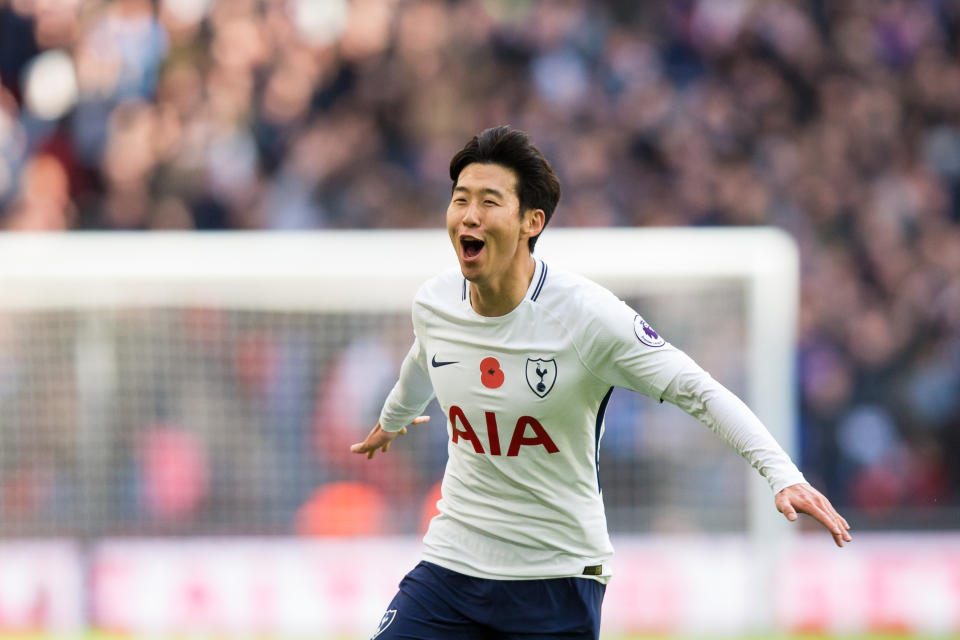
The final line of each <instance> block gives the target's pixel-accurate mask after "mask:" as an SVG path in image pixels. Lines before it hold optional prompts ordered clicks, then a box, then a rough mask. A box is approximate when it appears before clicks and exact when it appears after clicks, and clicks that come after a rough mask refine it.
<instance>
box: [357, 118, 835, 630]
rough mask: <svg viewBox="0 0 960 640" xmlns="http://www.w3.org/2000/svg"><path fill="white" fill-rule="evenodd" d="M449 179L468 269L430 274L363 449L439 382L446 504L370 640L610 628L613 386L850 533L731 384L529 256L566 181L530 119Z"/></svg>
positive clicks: (788, 511) (470, 147)
mask: <svg viewBox="0 0 960 640" xmlns="http://www.w3.org/2000/svg"><path fill="white" fill-rule="evenodd" d="M450 178H451V179H452V180H453V195H452V198H451V200H450V205H449V206H448V208H447V231H448V233H449V235H450V241H451V242H452V243H453V248H454V251H455V252H456V254H457V259H458V261H459V263H460V268H459V269H458V270H457V269H451V270H450V271H449V272H446V273H443V274H441V275H439V276H437V277H435V278H433V279H431V280H429V281H427V282H426V283H425V284H424V285H423V286H422V287H421V288H420V290H419V292H418V293H417V295H416V297H415V299H414V303H413V327H414V334H415V339H414V342H413V346H412V347H411V348H410V351H409V353H408V354H407V356H406V358H405V359H404V361H403V364H402V366H401V369H400V377H399V380H398V381H397V383H396V385H395V386H394V388H393V390H392V391H391V392H390V394H389V396H388V397H387V399H386V402H385V403H384V406H383V410H382V412H381V414H380V421H379V423H378V424H377V425H376V426H375V427H374V428H373V430H372V431H371V432H370V434H369V435H368V436H367V438H366V439H365V440H364V441H363V442H361V443H357V444H355V445H353V446H352V447H351V451H353V452H354V453H357V454H365V455H366V456H367V458H372V457H373V456H374V454H375V453H376V452H377V451H378V450H380V451H384V452H385V451H387V449H388V448H389V447H390V443H391V441H392V440H393V439H394V438H395V437H396V436H397V435H398V434H400V433H404V432H405V431H406V426H407V425H408V424H411V423H412V424H419V423H422V422H425V421H426V420H428V418H427V417H425V416H420V415H419V414H420V413H422V412H423V410H424V408H425V407H426V405H427V403H428V402H429V401H430V400H431V399H432V398H433V397H434V395H436V397H437V400H438V401H439V403H440V406H441V407H442V409H443V411H444V413H445V414H446V415H447V418H448V421H447V432H448V434H449V436H450V441H449V443H448V453H449V460H448V461H447V467H446V471H445V472H444V476H443V482H442V489H441V495H442V498H441V500H440V501H439V502H438V504H437V507H438V510H439V515H437V516H436V517H435V518H434V519H433V520H432V521H431V522H430V526H429V529H428V530H427V533H426V535H425V537H424V555H423V561H422V562H421V563H420V564H418V565H417V566H416V567H415V568H414V569H413V570H412V571H410V573H408V574H407V575H406V576H405V577H404V578H403V580H402V582H401V583H400V589H399V592H398V593H397V595H396V597H395V598H394V599H393V601H392V602H391V603H390V605H389V607H388V609H387V612H386V614H385V615H384V617H383V618H382V620H381V622H380V627H379V629H378V630H377V632H376V633H375V634H374V638H379V639H383V640H385V639H393V638H405V639H417V640H428V639H429V640H433V639H445V638H449V639H451V640H453V639H457V640H470V639H474V638H475V639H478V640H479V639H481V638H483V639H488V638H504V639H514V638H516V639H520V638H525V639H528V640H530V639H533V638H584V639H588V638H589V639H595V638H597V637H598V634H599V628H600V604H601V602H602V600H603V593H604V589H605V585H606V583H607V581H608V580H609V578H610V575H611V565H610V562H611V558H612V555H613V549H612V547H611V545H610V540H609V537H608V534H607V527H606V518H605V516H604V510H603V500H602V497H601V493H600V486H599V479H598V476H597V462H598V460H597V456H598V453H599V443H600V437H601V435H602V433H603V414H604V409H605V408H606V406H607V401H608V400H609V398H610V393H611V391H612V389H613V387H615V386H616V387H625V388H627V389H633V390H634V391H639V392H640V393H643V394H646V395H648V396H650V397H651V398H654V399H657V400H661V401H663V400H666V401H668V402H672V403H674V404H676V405H678V406H679V407H681V408H683V409H684V410H685V411H686V412H687V413H689V414H690V415H692V416H694V417H696V418H698V419H700V420H701V421H703V422H704V423H705V424H706V425H707V426H708V427H709V428H710V429H712V430H713V431H714V432H715V433H717V434H718V435H719V436H720V437H722V438H723V439H724V440H725V441H726V442H727V443H729V444H730V446H732V447H733V448H734V449H736V450H737V451H738V452H739V453H740V455H742V456H743V457H744V458H746V460H747V461H748V462H749V463H750V464H751V465H752V466H753V467H754V468H755V469H756V470H757V471H758V472H759V473H760V475H762V476H763V477H765V478H766V479H767V480H768V481H769V483H770V487H771V489H772V490H773V493H774V494H775V504H776V507H777V509H779V510H780V511H781V512H782V513H783V514H784V515H785V516H786V517H787V519H788V520H791V521H793V520H796V519H797V513H806V514H809V515H810V516H812V517H814V518H816V519H817V520H818V521H819V522H820V523H822V524H823V526H825V527H826V528H827V529H828V530H829V531H830V533H831V534H832V535H833V538H834V540H835V541H836V544H837V545H838V546H841V547H842V546H843V545H844V542H848V541H850V540H851V537H850V534H849V532H848V530H849V525H848V524H847V522H846V520H844V519H843V518H842V517H841V516H840V514H839V513H837V511H836V510H835V509H834V508H833V506H832V505H831V504H830V502H829V501H828V500H827V499H826V498H825V497H824V496H823V495H822V494H821V493H820V492H818V491H817V490H816V489H814V488H813V487H811V486H810V485H809V484H807V483H806V482H805V481H804V477H803V475H802V474H801V473H800V471H799V470H798V469H797V467H796V466H795V465H794V464H793V462H791V460H790V458H789V457H788V456H787V455H786V453H785V452H784V451H783V449H782V448H781V447H780V446H779V445H778V444H777V443H776V441H775V440H774V439H773V437H772V436H771V435H770V434H769V433H768V432H767V430H766V428H765V427H764V426H763V425H762V424H761V423H760V421H759V419H758V418H757V417H756V416H755V415H754V414H753V413H752V412H751V411H750V410H749V409H748V408H747V406H746V405H745V404H744V403H743V402H741V401H740V400H739V399H738V398H737V397H736V396H735V395H734V394H733V393H732V392H730V391H729V390H727V389H726V388H725V387H723V386H722V385H720V384H719V383H717V382H716V381H715V380H714V379H713V378H711V377H710V375H709V374H707V373H706V372H705V371H704V370H703V369H701V368H700V367H699V366H698V365H697V364H696V363H695V362H694V361H693V360H692V359H691V358H690V357H688V356H687V355H686V354H684V353H683V352H682V351H680V350H678V349H677V348H675V347H673V346H672V345H671V344H669V343H668V342H666V341H665V340H664V339H663V337H661V336H660V335H659V334H658V333H657V332H656V331H655V330H654V329H653V328H652V327H651V326H650V325H649V324H648V323H647V322H646V321H645V320H644V319H643V318H642V317H641V316H640V315H639V314H638V313H637V312H636V311H634V310H633V309H631V308H630V307H628V306H627V305H626V304H625V303H624V302H622V301H621V300H619V299H617V298H616V297H615V296H614V295H613V294H612V293H610V292H609V291H607V290H606V289H604V288H602V287H600V286H599V285H597V284H594V283H593V282H590V281H588V280H586V279H583V278H581V277H578V276H576V275H574V274H571V273H565V272H563V271H561V270H560V269H556V268H554V267H550V266H548V265H547V264H546V263H545V262H543V261H542V260H538V259H536V258H535V257H534V256H533V255H532V254H533V249H534V245H535V244H536V242H537V238H538V237H539V235H540V233H541V232H542V231H543V229H544V227H545V226H546V224H547V222H549V220H550V217H551V215H552V214H553V211H554V209H555V208H556V206H557V202H558V201H559V199H560V183H559V181H558V180H557V177H556V175H555V174H554V172H553V169H552V168H551V166H550V164H549V163H548V162H547V160H546V159H545V158H544V157H543V155H542V154H541V153H540V151H539V150H538V149H537V148H536V147H535V146H533V144H532V143H531V142H530V139H529V137H528V136H527V135H526V134H525V133H524V132H522V131H518V130H515V129H511V128H510V127H506V126H503V127H496V128H492V129H487V130H485V131H483V132H481V133H480V134H479V135H477V136H475V137H474V138H473V139H472V140H470V142H468V143H467V144H466V146H465V147H464V148H463V149H461V150H460V151H459V152H458V153H457V154H456V155H455V156H454V157H453V159H452V160H451V162H450ZM418 416H419V417H418Z"/></svg>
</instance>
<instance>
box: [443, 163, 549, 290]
mask: <svg viewBox="0 0 960 640" xmlns="http://www.w3.org/2000/svg"><path fill="white" fill-rule="evenodd" d="M526 215H527V216H529V215H530V212H526ZM528 227H529V225H528V224H526V225H525V224H524V218H521V217H520V200H519V198H518V196H517V176H516V174H515V173H514V172H513V171H512V170H511V169H507V168H506V167H503V166H500V165H497V164H480V163H473V164H468V165H467V166H466V167H464V169H463V171H461V172H460V176H459V178H458V179H457V184H456V186H455V187H454V189H453V195H452V196H451V198H450V206H449V207H447V231H448V232H449V234H450V240H451V242H453V248H454V251H456V252H457V259H458V260H459V261H460V270H461V271H462V272H463V275H464V277H465V278H466V279H467V280H469V281H471V282H475V283H477V284H481V285H482V284H487V283H490V282H493V281H495V280H496V279H497V278H498V277H499V276H501V275H502V274H504V273H505V272H507V271H509V269H510V268H511V266H512V265H514V264H517V263H518V262H520V261H521V260H523V259H524V258H525V257H526V256H528V255H529V251H528V250H527V238H528V237H529V233H528V232H527V230H526V229H527V228H528Z"/></svg>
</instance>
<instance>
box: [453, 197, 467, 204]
mask: <svg viewBox="0 0 960 640" xmlns="http://www.w3.org/2000/svg"><path fill="white" fill-rule="evenodd" d="M453 201H454V203H456V204H466V203H467V199H466V198H454V199H453Z"/></svg>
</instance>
